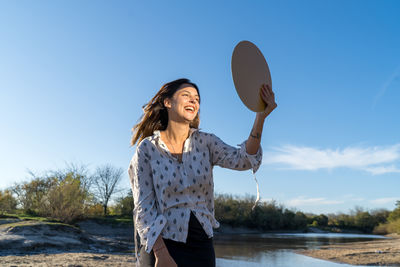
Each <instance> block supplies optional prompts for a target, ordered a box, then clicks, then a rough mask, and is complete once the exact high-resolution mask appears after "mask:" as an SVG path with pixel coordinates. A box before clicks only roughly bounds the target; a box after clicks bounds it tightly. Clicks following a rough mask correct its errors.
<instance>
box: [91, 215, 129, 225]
mask: <svg viewBox="0 0 400 267" xmlns="http://www.w3.org/2000/svg"><path fill="white" fill-rule="evenodd" d="M88 219H90V220H93V221H96V222H98V223H104V224H111V225H121V224H125V225H133V219H132V217H123V216H106V217H103V216H93V217H89V218H88Z"/></svg>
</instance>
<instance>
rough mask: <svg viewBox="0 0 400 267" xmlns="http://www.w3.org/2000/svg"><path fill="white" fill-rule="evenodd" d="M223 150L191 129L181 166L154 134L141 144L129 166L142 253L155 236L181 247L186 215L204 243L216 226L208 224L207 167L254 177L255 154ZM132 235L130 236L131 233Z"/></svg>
mask: <svg viewBox="0 0 400 267" xmlns="http://www.w3.org/2000/svg"><path fill="white" fill-rule="evenodd" d="M245 143H246V142H243V143H242V144H240V145H239V146H240V147H232V146H229V145H227V144H225V143H224V142H223V141H222V140H221V139H219V138H218V137H217V136H215V135H214V134H209V133H205V132H202V131H199V130H198V129H194V128H191V129H190V133H189V137H188V138H187V139H186V141H185V143H184V148H183V154H182V162H179V161H178V160H177V159H176V158H175V157H173V156H172V155H171V153H170V152H169V150H168V148H167V146H166V145H165V143H164V142H163V141H162V140H161V138H160V131H154V133H153V135H152V136H149V137H147V138H145V139H143V140H142V141H141V142H140V143H139V144H138V146H137V148H136V151H135V154H134V156H133V157H132V160H131V162H130V165H129V169H128V172H129V176H130V181H131V186H132V191H133V198H134V204H135V209H134V220H135V228H136V230H137V231H138V233H139V236H140V239H141V243H142V244H143V245H145V249H146V251H147V252H148V253H150V251H151V250H152V248H153V245H154V243H155V241H156V239H157V238H158V236H159V235H160V234H161V236H162V237H163V238H165V239H171V240H175V241H178V242H186V238H187V234H188V223H189V218H190V211H192V212H193V214H194V215H195V216H196V218H197V219H198V220H199V222H200V224H201V225H202V226H203V228H204V231H205V232H206V233H207V235H208V236H209V237H212V236H213V228H218V227H219V223H218V222H217V220H216V219H215V218H214V182H213V173H212V170H213V166H214V165H218V166H221V167H225V168H229V169H235V170H248V169H252V170H253V172H254V173H255V172H256V171H257V170H258V168H259V167H260V164H261V159H262V149H261V146H260V148H259V149H258V151H257V153H256V154H254V155H250V154H248V153H247V152H246V147H245ZM136 230H135V231H136Z"/></svg>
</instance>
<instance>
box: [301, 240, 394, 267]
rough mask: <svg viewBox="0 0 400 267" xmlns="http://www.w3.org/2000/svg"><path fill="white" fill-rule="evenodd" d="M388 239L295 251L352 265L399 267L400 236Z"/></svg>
mask: <svg viewBox="0 0 400 267" xmlns="http://www.w3.org/2000/svg"><path fill="white" fill-rule="evenodd" d="M388 237H390V239H378V240H374V241H366V242H355V243H348V244H341V245H328V246H323V247H321V248H320V249H316V250H301V251H296V252H297V253H299V254H302V255H306V256H310V257H314V258H318V259H323V260H329V261H333V262H338V263H348V264H352V265H385V266H400V236H399V235H390V236H388Z"/></svg>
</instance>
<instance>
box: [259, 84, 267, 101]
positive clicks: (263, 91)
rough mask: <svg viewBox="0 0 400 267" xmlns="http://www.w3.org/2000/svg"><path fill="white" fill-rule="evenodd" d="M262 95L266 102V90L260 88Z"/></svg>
mask: <svg viewBox="0 0 400 267" xmlns="http://www.w3.org/2000/svg"><path fill="white" fill-rule="evenodd" d="M260 97H261V99H262V100H264V102H266V99H267V96H266V94H265V90H263V88H262V87H261V88H260Z"/></svg>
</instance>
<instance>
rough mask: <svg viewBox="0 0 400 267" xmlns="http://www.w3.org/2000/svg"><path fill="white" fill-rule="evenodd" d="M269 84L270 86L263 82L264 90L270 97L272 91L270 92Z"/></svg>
mask: <svg viewBox="0 0 400 267" xmlns="http://www.w3.org/2000/svg"><path fill="white" fill-rule="evenodd" d="M267 86H268V85H266V84H263V90H264V92H265V95H266V96H267V97H268V98H269V97H270V95H271V94H270V92H269V90H268V87H267Z"/></svg>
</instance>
